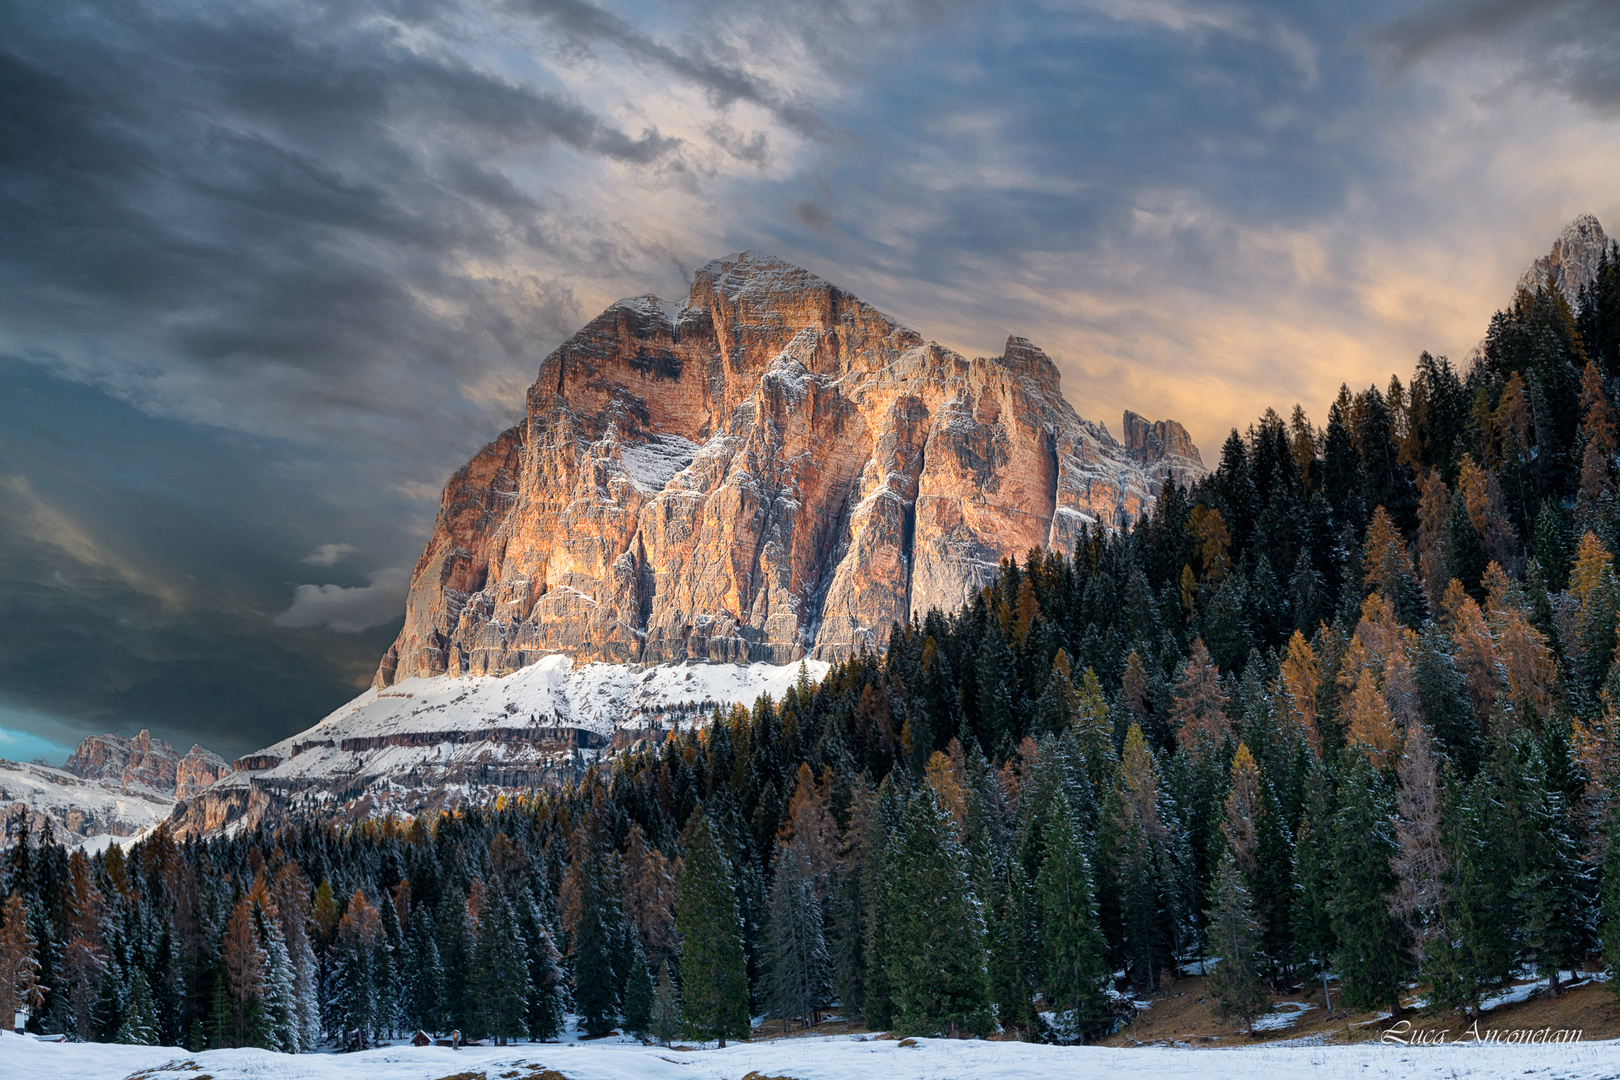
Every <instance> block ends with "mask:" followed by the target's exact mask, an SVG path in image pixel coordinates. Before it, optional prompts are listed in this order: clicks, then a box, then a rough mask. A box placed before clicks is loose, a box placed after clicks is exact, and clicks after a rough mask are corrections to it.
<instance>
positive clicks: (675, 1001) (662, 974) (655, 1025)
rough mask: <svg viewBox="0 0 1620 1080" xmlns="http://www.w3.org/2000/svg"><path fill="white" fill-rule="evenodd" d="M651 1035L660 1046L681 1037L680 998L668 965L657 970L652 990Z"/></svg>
mask: <svg viewBox="0 0 1620 1080" xmlns="http://www.w3.org/2000/svg"><path fill="white" fill-rule="evenodd" d="M650 1030H651V1032H652V1037H653V1038H654V1039H657V1040H658V1042H659V1044H660V1045H662V1046H668V1045H670V1044H671V1043H673V1042H674V1041H675V1040H676V1039H678V1038H680V1037H681V998H680V992H679V991H678V990H677V989H676V988H675V978H674V976H673V975H672V974H671V973H670V965H669V964H667V963H666V964H665V965H664V966H663V967H662V968H660V969H659V971H658V986H657V988H656V989H655V990H654V991H653V1011H652V1025H651V1029H650Z"/></svg>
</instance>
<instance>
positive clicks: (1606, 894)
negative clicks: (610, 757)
mask: <svg viewBox="0 0 1620 1080" xmlns="http://www.w3.org/2000/svg"><path fill="white" fill-rule="evenodd" d="M1602 919H1603V923H1602V930H1603V933H1602V936H1603V956H1604V960H1605V962H1606V963H1607V969H1606V970H1607V971H1608V973H1609V992H1610V993H1611V994H1613V995H1614V998H1615V1000H1616V1001H1620V818H1616V819H1615V820H1614V821H1613V822H1611V823H1610V826H1609V850H1608V853H1607V854H1606V855H1605V856H1604V859H1603V906H1602Z"/></svg>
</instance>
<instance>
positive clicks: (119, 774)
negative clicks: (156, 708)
mask: <svg viewBox="0 0 1620 1080" xmlns="http://www.w3.org/2000/svg"><path fill="white" fill-rule="evenodd" d="M62 769H63V771H64V772H68V773H72V774H73V775H74V776H78V777H82V778H83V779H86V780H102V781H106V782H108V783H111V784H116V785H122V786H130V785H137V786H140V787H145V788H150V789H151V790H152V791H154V792H157V793H159V794H164V795H172V796H174V797H175V798H179V799H185V798H189V797H190V795H191V794H192V793H193V792H197V791H201V790H202V789H203V788H205V787H207V786H208V785H209V784H212V783H213V782H214V781H216V780H218V779H219V778H220V777H221V776H224V775H225V774H226V773H228V772H230V771H231V766H230V764H229V763H228V762H226V761H225V759H224V758H222V757H220V756H219V755H218V754H215V753H213V752H211V751H209V750H204V749H203V748H202V747H201V746H196V745H193V746H192V748H191V749H190V750H189V751H188V752H187V753H186V755H185V756H184V757H181V756H180V755H179V754H177V753H175V749H174V747H173V746H172V745H171V744H169V743H167V742H165V741H163V740H162V739H154V738H152V733H151V732H150V731H147V730H145V729H142V730H141V732H140V733H139V734H137V735H136V736H135V737H134V738H132V739H126V738H123V737H122V736H119V735H91V736H89V737H87V738H86V739H85V740H84V741H83V742H81V743H79V745H78V748H77V749H75V750H74V751H73V754H72V756H70V757H69V758H68V759H67V763H66V764H64V765H63V766H62Z"/></svg>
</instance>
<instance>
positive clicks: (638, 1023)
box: [624, 941, 655, 1038]
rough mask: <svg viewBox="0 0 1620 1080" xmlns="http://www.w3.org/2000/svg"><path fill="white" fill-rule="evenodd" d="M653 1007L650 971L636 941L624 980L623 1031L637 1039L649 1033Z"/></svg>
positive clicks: (644, 954)
mask: <svg viewBox="0 0 1620 1080" xmlns="http://www.w3.org/2000/svg"><path fill="white" fill-rule="evenodd" d="M654 1005H655V1002H654V988H653V979H652V969H650V968H649V967H648V966H647V954H646V953H645V952H643V951H642V948H641V942H639V941H638V942H636V943H635V948H634V950H633V951H632V952H631V955H630V971H629V973H628V974H627V975H626V977H625V980H624V1029H625V1031H627V1032H629V1033H630V1034H632V1035H635V1036H636V1037H637V1038H641V1037H644V1036H645V1035H646V1034H647V1033H648V1032H649V1031H651V1030H652V1023H653V1009H654Z"/></svg>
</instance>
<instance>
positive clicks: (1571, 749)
mask: <svg viewBox="0 0 1620 1080" xmlns="http://www.w3.org/2000/svg"><path fill="white" fill-rule="evenodd" d="M1617 393H1620V247H1615V248H1612V249H1611V251H1610V253H1609V255H1608V257H1607V259H1606V260H1605V261H1604V262H1603V264H1602V267H1601V269H1600V272H1599V274H1598V275H1597V278H1596V280H1595V281H1594V282H1593V284H1592V285H1591V286H1590V287H1589V288H1588V289H1587V290H1585V291H1584V292H1583V293H1582V294H1581V296H1580V301H1579V303H1578V304H1577V305H1576V306H1575V307H1574V308H1573V309H1572V308H1571V307H1570V305H1568V304H1567V303H1566V302H1565V300H1564V298H1563V297H1562V295H1561V294H1560V293H1559V292H1558V291H1556V290H1554V289H1551V288H1544V289H1539V290H1537V291H1535V292H1533V293H1532V292H1521V293H1520V294H1519V295H1518V296H1517V298H1516V299H1515V301H1514V303H1513V304H1512V306H1511V307H1510V308H1509V309H1508V310H1505V311H1502V312H1499V313H1498V314H1497V315H1496V316H1495V318H1494V319H1493V320H1492V322H1491V325H1490V328H1489V331H1488V334H1487V336H1486V338H1485V341H1484V344H1483V346H1482V348H1481V350H1480V353H1479V355H1478V357H1477V359H1476V360H1475V361H1473V362H1472V363H1470V364H1469V365H1467V367H1466V370H1461V369H1459V368H1456V367H1454V366H1453V365H1451V364H1449V363H1448V362H1447V361H1446V360H1445V359H1442V358H1435V357H1431V356H1429V355H1427V354H1425V355H1423V356H1422V357H1421V358H1420V359H1419V361H1418V364H1417V368H1416V370H1415V371H1414V372H1413V373H1412V374H1411V376H1410V379H1409V380H1408V381H1405V382H1403V381H1402V380H1400V379H1399V378H1393V379H1391V380H1390V382H1389V384H1388V385H1387V386H1386V387H1382V388H1380V387H1368V388H1366V389H1364V390H1360V391H1359V392H1356V391H1352V390H1350V389H1348V388H1346V389H1342V390H1341V391H1340V393H1339V395H1338V398H1337V400H1335V401H1334V402H1333V403H1332V404H1331V407H1330V408H1329V410H1328V412H1327V415H1326V422H1325V424H1324V425H1322V426H1318V425H1317V424H1315V423H1313V422H1312V421H1311V420H1310V419H1309V418H1308V417H1307V415H1306V413H1305V412H1304V410H1302V409H1300V408H1298V407H1296V408H1295V409H1294V410H1293V413H1292V415H1291V416H1289V417H1287V418H1284V417H1283V416H1281V415H1278V414H1277V413H1275V412H1273V411H1269V410H1268V411H1267V412H1266V413H1265V414H1264V415H1263V416H1261V417H1260V418H1259V419H1258V420H1257V421H1256V422H1255V423H1254V424H1253V425H1252V426H1251V427H1250V428H1249V429H1248V431H1247V432H1245V433H1239V432H1236V431H1234V432H1233V433H1232V435H1231V437H1230V438H1228V439H1227V441H1226V443H1225V445H1224V446H1223V447H1222V449H1221V454H1220V463H1219V467H1218V468H1217V469H1216V470H1215V471H1214V472H1213V473H1211V474H1210V475H1209V476H1208V477H1207V478H1205V479H1204V480H1202V481H1200V482H1198V483H1197V484H1196V485H1194V486H1193V487H1191V488H1190V489H1183V488H1178V487H1176V486H1174V485H1171V486H1168V487H1166V489H1165V490H1164V491H1163V492H1162V494H1161V496H1160V498H1159V499H1158V502H1157V505H1156V507H1155V508H1154V510H1153V512H1152V513H1151V514H1150V515H1148V516H1146V517H1145V518H1144V519H1143V520H1141V521H1139V522H1135V523H1132V526H1131V527H1130V528H1128V529H1126V530H1125V531H1123V532H1118V533H1112V534H1107V535H1103V534H1099V533H1087V534H1085V535H1083V537H1082V539H1081V541H1080V543H1079V544H1078V547H1077V549H1076V550H1075V552H1074V554H1073V556H1072V557H1067V556H1060V555H1057V554H1053V553H1049V552H1042V551H1038V550H1037V551H1032V552H1030V553H1029V554H1028V555H1027V556H1026V557H1025V558H1024V559H1023V560H1022V561H1019V562H1016V563H1015V562H1012V561H1008V562H1006V563H1004V564H1003V565H1002V567H1001V571H1000V575H999V577H998V578H997V580H996V582H995V583H994V585H993V586H992V587H990V588H987V589H985V590H984V592H983V593H982V594H981V595H979V596H977V597H975V598H974V599H973V601H972V603H971V604H970V605H969V606H967V607H966V608H965V609H963V610H961V611H956V612H939V611H934V612H930V613H929V614H928V616H927V617H926V618H925V619H922V620H921V621H919V622H916V623H913V624H912V625H911V626H908V627H896V628H894V630H893V632H892V634H891V635H890V638H889V644H888V648H887V650H886V651H885V652H884V653H883V654H881V655H878V654H865V655H859V656H855V657H853V658H851V659H849V660H847V661H845V662H843V663H841V664H839V665H836V666H835V667H834V668H833V670H832V671H831V673H830V674H829V675H828V676H827V677H826V678H825V679H824V680H823V681H822V682H821V683H820V684H819V685H815V686H812V685H811V684H810V683H809V681H808V680H807V679H802V680H801V681H800V684H799V685H798V686H796V687H795V688H794V689H792V690H790V691H789V692H788V693H787V694H786V695H785V696H784V697H783V698H782V700H780V701H772V700H770V699H768V698H762V699H760V700H759V701H757V702H756V703H755V704H754V705H753V707H752V709H748V710H745V709H743V708H741V707H737V708H734V709H733V710H732V711H731V712H730V713H729V714H716V715H715V716H714V717H713V718H712V722H711V723H707V724H702V725H687V726H685V727H682V728H680V729H678V730H676V731H673V732H671V733H670V734H668V736H667V737H664V738H662V739H660V740H650V741H646V742H643V743H641V744H638V745H637V746H635V747H632V748H631V749H629V750H626V751H621V752H620V753H618V754H617V755H615V756H613V757H611V758H609V759H607V760H605V761H602V762H600V763H598V764H596V765H593V766H592V767H591V768H590V769H589V770H588V771H586V772H585V774H584V775H583V778H582V779H581V780H580V781H579V782H577V783H576V784H573V785H571V786H568V787H566V788H560V789H553V790H543V791H536V792H534V793H531V794H528V795H522V796H507V797H503V798H501V799H500V800H498V801H497V802H495V803H494V804H492V805H488V806H482V807H476V808H467V809H459V810H455V811H449V812H445V813H442V814H437V815H423V816H419V817H417V818H415V819H412V820H396V819H382V820H372V821H367V822H364V823H362V824H359V825H354V826H342V827H339V826H335V825H332V824H329V823H323V822H320V821H317V820H305V821H300V822H295V823H291V824H288V825H286V826H285V827H283V828H280V829H278V830H276V831H266V830H260V831H256V832H246V833H242V834H239V835H234V836H229V837H215V838H210V839H205V840H186V841H184V842H178V841H176V839H174V838H173V837H172V836H170V835H169V834H168V833H167V832H165V831H159V832H158V833H156V834H155V835H153V836H150V837H149V838H147V839H145V840H143V841H141V842H139V843H136V844H134V845H132V846H131V847H130V848H129V850H127V851H121V850H120V849H118V848H113V849H111V850H109V851H108V852H107V853H106V854H105V855H99V856H96V857H93V858H87V857H86V856H84V855H83V854H82V853H78V852H74V853H72V854H69V851H68V849H66V848H64V847H62V846H60V845H58V844H56V843H54V842H52V841H51V840H50V839H49V838H48V837H40V836H37V835H36V836H33V837H31V838H30V837H26V836H24V837H21V838H19V837H18V836H17V835H16V834H15V831H14V832H13V836H12V839H13V841H17V840H18V839H21V840H22V841H23V842H13V843H12V845H11V846H10V848H9V849H8V850H7V851H6V852H5V853H4V854H3V856H0V862H3V868H0V873H3V877H0V895H3V896H4V898H5V899H4V904H3V910H0V1015H7V1016H9V1015H10V1011H11V1010H12V1009H13V1008H15V1007H17V1006H19V1005H21V1004H26V1005H27V1006H28V1007H29V1008H30V1010H31V1011H30V1019H29V1025H30V1027H32V1028H34V1029H36V1030H39V1031H63V1032H66V1033H68V1034H69V1035H70V1036H72V1037H74V1038H81V1039H96V1040H120V1041H126V1042H139V1043H164V1044H179V1045H186V1046H190V1047H193V1048H202V1047H218V1046H242V1045H254V1046H263V1047H270V1048H275V1049H283V1050H289V1051H300V1050H307V1049H311V1048H313V1047H315V1046H317V1045H319V1044H321V1043H323V1041H327V1040H338V1039H341V1038H343V1037H344V1033H357V1037H358V1039H359V1040H361V1041H365V1040H373V1039H376V1038H378V1037H382V1036H385V1035H388V1034H390V1033H394V1032H409V1031H411V1030H414V1029H416V1028H423V1029H425V1030H427V1031H429V1032H434V1033H443V1032H446V1031H448V1030H450V1029H452V1028H456V1029H460V1030H461V1031H462V1032H463V1033H464V1034H465V1035H467V1036H468V1037H470V1038H483V1039H489V1038H492V1039H495V1040H499V1041H504V1040H510V1039H548V1038H553V1037H555V1036H557V1035H558V1033H559V1032H560V1030H561V1028H562V1025H563V1020H564V1013H565V1012H571V1013H575V1014H577V1015H578V1017H579V1025H580V1027H581V1028H582V1029H584V1030H586V1031H589V1032H592V1033H605V1032H608V1031H610V1030H614V1029H616V1028H617V1029H623V1030H627V1031H631V1032H635V1033H638V1034H642V1035H644V1036H645V1037H647V1038H649V1039H657V1040H659V1041H664V1042H668V1041H672V1040H676V1039H683V1038H684V1039H703V1040H714V1039H720V1040H724V1039H740V1038H746V1037H747V1036H748V1034H749V1024H750V1017H751V1016H754V1017H757V1016H760V1015H764V1016H767V1017H771V1018H775V1019H777V1020H779V1021H780V1022H781V1023H782V1024H783V1025H789V1024H800V1023H804V1022H813V1021H814V1020H815V1018H816V1017H817V1015H818V1013H819V1012H820V1011H823V1010H826V1009H828V1008H829V1007H833V1006H835V1005H836V1008H837V1010H838V1011H839V1012H840V1013H841V1014H842V1015H847V1016H854V1015H858V1016H859V1017H861V1018H862V1020H863V1022H864V1023H865V1024H866V1025H867V1026H868V1027H869V1028H872V1029H890V1030H893V1031H895V1032H897V1033H902V1034H959V1035H984V1034H988V1033H991V1032H996V1031H1009V1032H1015V1033H1018V1034H1020V1035H1021V1036H1023V1037H1026V1038H1035V1039H1053V1040H1060V1041H1078V1040H1086V1039H1090V1038H1094V1037H1096V1036H1098V1035H1100V1034H1103V1033H1106V1032H1108V1031H1109V1030H1111V1029H1112V1028H1113V1026H1114V1025H1115V1024H1117V1023H1118V1022H1119V1020H1120V1019H1121V1018H1122V1017H1123V1016H1125V1015H1127V1014H1128V1012H1129V1008H1130V1006H1129V1004H1128V1001H1127V996H1126V994H1125V992H1126V991H1134V992H1135V993H1136V994H1142V995H1145V994H1149V993H1151V992H1153V991H1154V990H1155V988H1156V987H1158V986H1159V985H1160V983H1161V981H1162V980H1164V979H1165V978H1166V974H1167V972H1173V971H1175V970H1177V969H1183V970H1184V969H1185V968H1187V967H1189V966H1192V965H1195V964H1198V963H1204V962H1208V961H1209V960H1211V959H1214V958H1219V962H1218V963H1217V964H1214V965H1213V966H1212V967H1211V968H1210V969H1209V970H1210V972H1211V974H1210V979H1209V990H1208V992H1209V994H1210V995H1211V996H1212V998H1213V999H1214V1000H1215V1001H1216V1002H1217V1005H1218V1008H1219V1010H1220V1012H1221V1014H1222V1015H1225V1016H1227V1017H1229V1018H1231V1019H1232V1020H1233V1021H1234V1022H1235V1023H1237V1024H1239V1025H1240V1026H1241V1025H1245V1024H1250V1023H1252V1021H1253V1020H1254V1019H1255V1017H1256V1016H1257V1015H1259V1014H1260V1013H1263V1012H1265V1011H1266V1009H1267V1008H1268V1004H1267V1002H1268V1001H1269V995H1270V993H1271V992H1272V991H1274V990H1282V989H1286V988H1293V987H1303V988H1304V992H1307V993H1309V992H1314V991H1315V990H1317V989H1322V988H1326V989H1328V990H1329V991H1330V992H1331V994H1332V995H1333V1000H1334V1005H1335V1007H1338V1006H1341V1005H1342V1006H1343V1007H1344V1008H1348V1009H1352V1010H1362V1009H1378V1008H1381V1009H1391V1010H1394V1009H1397V1008H1399V1006H1400V1000H1401V995H1402V993H1403V991H1404V990H1405V988H1406V987H1407V986H1408V985H1409V984H1411V983H1413V982H1414V981H1415V982H1417V983H1419V984H1421V986H1422V987H1423V988H1424V993H1425V996H1426V998H1427V1000H1428V1002H1429V1003H1430V1005H1431V1007H1434V1008H1445V1009H1456V1010H1460V1011H1462V1012H1464V1013H1477V1011H1478V1010H1479V1008H1480V1005H1481V1002H1482V1000H1483V999H1485V998H1486V997H1487V996H1488V995H1489V994H1491V993H1492V992H1493V991H1494V990H1496V989H1498V988H1500V987H1502V986H1503V985H1504V984H1505V983H1506V982H1507V981H1508V980H1509V979H1510V978H1511V977H1513V976H1515V975H1516V974H1518V973H1520V972H1523V971H1526V970H1528V971H1530V972H1533V973H1535V974H1537V975H1539V977H1541V978H1544V979H1546V980H1547V982H1548V984H1549V988H1550V989H1551V991H1552V992H1554V993H1556V992H1557V991H1558V988H1559V985H1560V981H1561V976H1562V975H1563V974H1564V973H1567V972H1569V971H1571V970H1572V969H1576V968H1578V967H1581V966H1583V965H1589V964H1591V963H1594V962H1595V961H1596V958H1597V957H1599V956H1600V955H1607V956H1608V957H1610V958H1611V960H1620V844H1615V843H1611V836H1612V834H1613V832H1614V830H1615V828H1616V826H1615V824H1614V802H1615V784H1616V778H1617V775H1620V748H1617V732H1616V725H1617V721H1616V718H1615V714H1616V710H1617V709H1620V668H1617V667H1616V664H1615V656H1616V644H1617V640H1616V627H1617V621H1620V578H1617V576H1616V570H1615V565H1614V556H1615V553H1616V552H1617V551H1620V502H1617V497H1616V479H1617V477H1616V462H1617V432H1616V419H1615V403H1616V401H1617V400H1620V398H1617V396H1616V395H1617ZM1330 973H1331V975H1332V981H1331V982H1330V980H1329V974H1330ZM1612 985H1617V986H1620V980H1617V981H1616V982H1615V983H1614V984H1612ZM353 1037H355V1036H350V1038H353Z"/></svg>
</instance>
